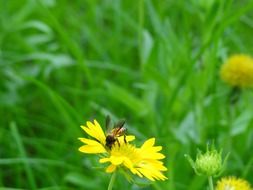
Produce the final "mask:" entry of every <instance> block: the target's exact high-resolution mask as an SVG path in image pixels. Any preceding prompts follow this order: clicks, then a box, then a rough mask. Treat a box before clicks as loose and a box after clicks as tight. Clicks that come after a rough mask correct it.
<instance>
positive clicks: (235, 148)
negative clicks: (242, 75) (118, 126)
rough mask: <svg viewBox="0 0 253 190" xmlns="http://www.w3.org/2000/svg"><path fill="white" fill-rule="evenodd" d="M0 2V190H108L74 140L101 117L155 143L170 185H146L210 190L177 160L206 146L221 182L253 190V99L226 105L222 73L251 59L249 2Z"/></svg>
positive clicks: (120, 183) (252, 10) (248, 95)
mask: <svg viewBox="0 0 253 190" xmlns="http://www.w3.org/2000/svg"><path fill="white" fill-rule="evenodd" d="M0 2H1V4H0V81H1V82H0V114H1V119H0V187H1V188H0V189H8V188H9V189H13V190H17V189H40V190H57V189H89V190H92V189H106V188H107V186H108V183H109V180H110V175H108V174H106V173H105V172H103V170H102V169H100V168H99V169H98V168H96V167H100V165H99V163H98V162H97V158H96V156H92V155H85V154H82V153H80V152H78V151H77V149H78V147H80V146H81V143H80V142H79V141H78V140H77V138H78V137H82V136H85V134H84V132H83V131H82V130H81V128H80V127H79V126H80V125H81V124H85V122H86V121H87V120H91V119H94V118H96V119H97V120H98V121H99V122H100V123H101V124H103V123H104V120H105V116H106V115H108V114H109V115H111V116H112V117H113V119H114V120H117V119H119V118H126V120H127V128H128V132H129V133H130V134H134V135H136V137H137V140H136V142H137V144H138V145H140V144H141V143H142V142H144V141H145V140H146V139H147V138H149V137H155V138H156V140H157V144H159V145H162V146H163V151H162V152H163V154H165V155H166V159H165V165H166V166H167V167H168V172H166V176H167V177H168V180H167V181H165V182H156V183H153V184H151V185H148V186H145V187H143V188H142V189H156V190H160V189H171V190H184V189H187V190H198V189H199V190H203V189H206V187H207V184H208V181H207V179H206V178H204V177H201V176H200V177H199V176H195V174H194V173H193V170H192V168H191V167H190V164H189V163H188V162H187V160H186V159H185V157H184V154H189V155H191V156H193V157H194V156H195V155H196V150H197V148H200V149H202V150H204V149H205V147H206V144H207V143H208V142H212V141H213V140H214V141H215V144H216V146H217V147H219V148H221V149H223V152H224V155H225V154H226V153H228V152H229V153H230V157H229V159H228V167H227V169H226V171H225V173H223V175H224V176H225V175H236V176H238V177H242V178H245V179H247V180H248V181H250V182H251V183H253V179H252V175H251V174H252V169H253V156H252V148H253V132H252V131H253V130H252V128H253V115H252V113H253V106H252V97H253V92H252V90H249V89H248V90H244V91H243V92H242V94H241V96H240V98H239V100H238V102H237V103H236V104H230V103H229V99H230V93H231V88H230V87H229V86H227V85H225V84H224V83H223V82H222V81H220V78H219V68H220V65H221V64H222V63H223V61H224V60H225V59H226V58H227V57H228V56H229V55H231V54H233V53H245V54H249V55H253V41H252V30H253V19H252V18H253V1H252V0H243V1H235V0H234V1H233V0H206V1H201V0H190V1H173V0H165V1H159V2H158V1H154V0H153V1H152V0H138V1H122V0H100V1H99V0H86V1H81V0H76V1H73V2H70V1H67V0H59V1H54V0H47V1H39V0H12V1H6V0H1V1H0ZM216 180H217V179H215V181H216ZM115 189H133V190H136V189H140V187H138V186H137V185H134V184H129V183H128V182H127V181H126V180H125V179H124V177H123V176H117V180H116V184H115Z"/></svg>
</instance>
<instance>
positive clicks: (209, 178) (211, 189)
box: [208, 176, 214, 190]
mask: <svg viewBox="0 0 253 190" xmlns="http://www.w3.org/2000/svg"><path fill="white" fill-rule="evenodd" d="M208 182H209V188H210V190H214V188H213V178H212V176H209V177H208Z"/></svg>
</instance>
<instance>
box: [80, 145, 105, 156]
mask: <svg viewBox="0 0 253 190" xmlns="http://www.w3.org/2000/svg"><path fill="white" fill-rule="evenodd" d="M78 150H79V151H80V152H83V153H88V154H99V153H105V152H106V150H105V148H104V147H103V146H102V145H101V144H99V145H94V146H93V145H83V146H81V147H80V148H79V149H78Z"/></svg>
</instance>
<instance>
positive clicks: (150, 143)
mask: <svg viewBox="0 0 253 190" xmlns="http://www.w3.org/2000/svg"><path fill="white" fill-rule="evenodd" d="M154 144H155V138H150V139H148V140H146V141H145V142H144V144H143V145H142V146H141V149H146V148H150V147H152V146H153V145H154Z"/></svg>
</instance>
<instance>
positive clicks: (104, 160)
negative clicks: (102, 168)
mask: <svg viewBox="0 0 253 190" xmlns="http://www.w3.org/2000/svg"><path fill="white" fill-rule="evenodd" d="M105 162H110V158H101V159H100V160H99V163H105Z"/></svg>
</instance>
